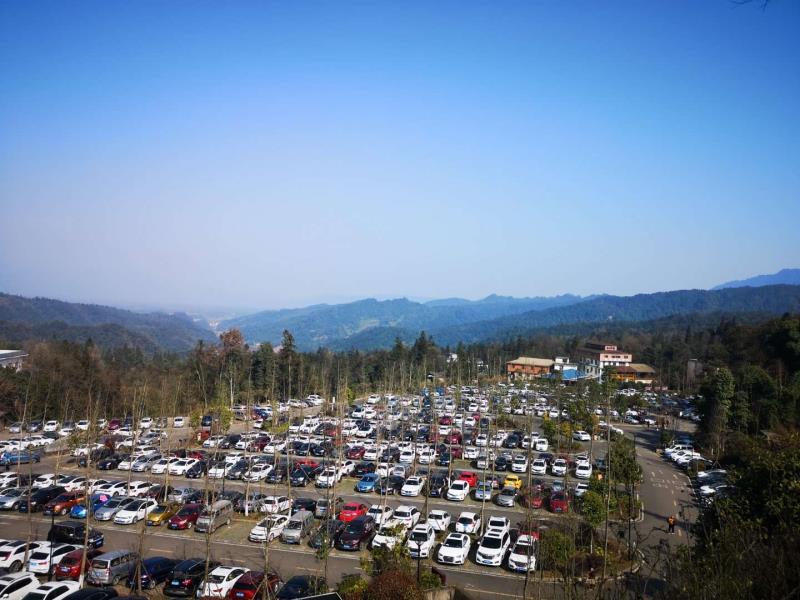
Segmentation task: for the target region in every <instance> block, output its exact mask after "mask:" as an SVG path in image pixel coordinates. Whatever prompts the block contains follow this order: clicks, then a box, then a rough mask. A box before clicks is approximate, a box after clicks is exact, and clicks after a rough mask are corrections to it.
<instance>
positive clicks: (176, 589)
mask: <svg viewBox="0 0 800 600" xmlns="http://www.w3.org/2000/svg"><path fill="white" fill-rule="evenodd" d="M218 566H219V563H218V562H216V561H210V562H209V563H208V572H209V573H210V572H211V571H213V570H214V569H216V568H217V567H218ZM205 574H206V560H205V559H204V558H187V559H186V560H184V561H181V562H179V563H178V564H177V565H175V568H173V569H172V572H171V573H170V574H169V576H168V577H167V579H166V583H165V584H164V595H166V596H182V597H189V596H192V597H194V595H195V594H196V593H197V588H198V587H199V586H200V582H201V581H203V577H205Z"/></svg>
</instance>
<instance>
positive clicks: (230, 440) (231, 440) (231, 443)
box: [219, 433, 242, 450]
mask: <svg viewBox="0 0 800 600" xmlns="http://www.w3.org/2000/svg"><path fill="white" fill-rule="evenodd" d="M240 439H242V436H241V435H239V434H238V433H232V434H230V435H229V436H228V437H226V438H225V439H224V440H222V441H221V442H220V443H219V447H220V448H222V449H223V450H227V449H228V448H235V447H236V444H237V443H238V442H239V440H240Z"/></svg>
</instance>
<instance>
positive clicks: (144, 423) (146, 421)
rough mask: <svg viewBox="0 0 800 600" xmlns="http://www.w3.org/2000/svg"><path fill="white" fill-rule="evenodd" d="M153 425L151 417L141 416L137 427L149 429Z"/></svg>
mask: <svg viewBox="0 0 800 600" xmlns="http://www.w3.org/2000/svg"><path fill="white" fill-rule="evenodd" d="M152 425H153V418H152V417H142V419H141V420H140V421H139V429H149V428H150V427H152Z"/></svg>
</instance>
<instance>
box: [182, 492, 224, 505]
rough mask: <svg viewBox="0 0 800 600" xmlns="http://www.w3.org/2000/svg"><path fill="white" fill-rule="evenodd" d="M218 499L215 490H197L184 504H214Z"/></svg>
mask: <svg viewBox="0 0 800 600" xmlns="http://www.w3.org/2000/svg"><path fill="white" fill-rule="evenodd" d="M216 499H217V492H216V491H214V490H196V491H194V492H192V493H191V494H190V495H189V496H188V497H187V498H186V501H185V502H184V504H213V503H214V500H216Z"/></svg>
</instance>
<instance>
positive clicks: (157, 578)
mask: <svg viewBox="0 0 800 600" xmlns="http://www.w3.org/2000/svg"><path fill="white" fill-rule="evenodd" d="M177 564H178V561H177V560H175V559H173V558H167V557H166V556H153V557H151V558H145V559H144V560H143V561H142V564H141V565H138V567H139V568H138V569H137V567H133V568H131V571H130V573H129V574H128V587H129V588H131V589H136V588H137V587H139V586H137V585H136V575H137V571H138V575H139V583H140V584H141V588H142V589H146V590H152V589H154V588H155V587H156V585H158V584H159V583H161V582H163V581H166V579H167V577H170V576H171V574H172V570H173V569H174V568H175V565H177Z"/></svg>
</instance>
